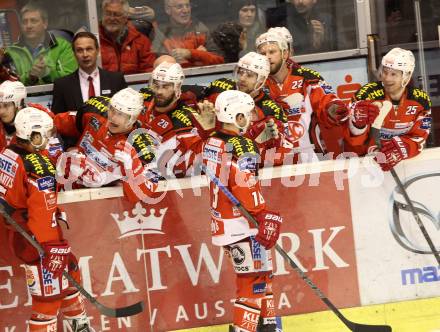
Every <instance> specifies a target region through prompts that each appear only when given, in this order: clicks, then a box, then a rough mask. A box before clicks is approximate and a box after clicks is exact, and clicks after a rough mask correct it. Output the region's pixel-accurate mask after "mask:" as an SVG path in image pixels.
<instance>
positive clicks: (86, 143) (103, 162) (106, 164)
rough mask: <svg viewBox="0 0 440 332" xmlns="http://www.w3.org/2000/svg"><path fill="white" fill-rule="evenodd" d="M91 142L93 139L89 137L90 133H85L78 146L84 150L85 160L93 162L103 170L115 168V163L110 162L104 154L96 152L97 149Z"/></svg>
mask: <svg viewBox="0 0 440 332" xmlns="http://www.w3.org/2000/svg"><path fill="white" fill-rule="evenodd" d="M92 142H93V137H92V136H91V135H90V133H86V134H85V135H84V137H83V138H82V140H81V142H80V143H79V146H80V147H82V148H83V149H84V152H85V154H86V155H87V158H89V159H91V160H93V161H94V162H96V163H97V164H98V165H99V166H101V167H102V168H104V169H107V168H110V167H116V166H117V165H116V163H114V162H112V161H110V159H109V158H107V156H105V155H104V153H102V152H101V151H98V149H97V148H95V147H94V146H93V145H92ZM108 155H110V153H108Z"/></svg>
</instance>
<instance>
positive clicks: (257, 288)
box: [252, 282, 266, 294]
mask: <svg viewBox="0 0 440 332" xmlns="http://www.w3.org/2000/svg"><path fill="white" fill-rule="evenodd" d="M265 291H266V283H265V282H262V283H259V284H254V285H253V286H252V292H253V293H254V294H261V293H264V292H265Z"/></svg>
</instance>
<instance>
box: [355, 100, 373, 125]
mask: <svg viewBox="0 0 440 332" xmlns="http://www.w3.org/2000/svg"><path fill="white" fill-rule="evenodd" d="M350 108H351V109H352V116H351V122H352V123H353V125H354V126H355V127H356V128H358V129H361V128H364V127H365V126H366V125H370V124H372V123H373V122H374V120H375V119H376V118H377V116H378V115H379V111H380V109H379V107H377V105H375V104H373V102H371V101H369V100H360V101H355V102H353V103H351V105H350Z"/></svg>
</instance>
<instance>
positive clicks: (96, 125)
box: [90, 116, 101, 131]
mask: <svg viewBox="0 0 440 332" xmlns="http://www.w3.org/2000/svg"><path fill="white" fill-rule="evenodd" d="M90 125H91V126H92V128H93V129H95V131H98V130H99V128H101V124H100V123H99V120H98V119H97V118H95V117H94V116H92V117H91V119H90Z"/></svg>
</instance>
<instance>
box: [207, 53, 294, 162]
mask: <svg viewBox="0 0 440 332" xmlns="http://www.w3.org/2000/svg"><path fill="white" fill-rule="evenodd" d="M269 72H270V64H269V60H268V59H267V57H265V56H264V55H261V54H258V53H255V52H249V53H247V54H245V55H244V56H243V57H241V58H240V59H239V61H238V63H237V66H236V68H235V70H234V77H235V81H234V80H231V79H229V78H219V79H216V80H215V81H213V82H212V83H211V84H210V85H209V86H208V87H207V88H206V89H205V91H204V92H203V98H202V99H204V101H203V105H207V103H211V107H212V108H214V106H213V104H212V103H215V100H216V99H217V96H218V95H219V94H220V93H221V92H223V91H228V90H235V89H236V90H238V91H242V92H245V93H247V94H249V95H250V96H251V97H252V98H253V99H254V102H255V110H254V111H253V112H252V122H251V125H250V126H249V128H248V129H247V131H246V133H245V134H244V135H245V136H246V137H248V138H250V139H252V140H254V141H255V142H256V143H257V145H258V147H259V148H260V152H261V155H262V159H263V160H264V159H265V156H266V150H268V149H274V150H275V149H276V150H277V152H278V153H279V152H280V151H279V150H280V149H286V151H290V150H291V147H292V145H291V144H290V143H288V142H286V140H285V139H284V137H285V134H284V133H285V129H286V128H287V117H286V115H285V114H284V111H283V109H282V108H281V106H280V105H278V104H277V103H276V102H274V101H273V100H272V98H271V97H270V96H269V95H268V94H267V93H265V92H264V91H263V90H262V88H263V86H264V83H265V81H266V79H267V77H268V76H269ZM285 145H287V146H288V148H285ZM273 155H274V154H271V156H273ZM279 159H281V158H279ZM264 163H265V164H269V165H273V163H274V160H264Z"/></svg>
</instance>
